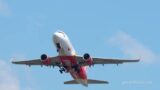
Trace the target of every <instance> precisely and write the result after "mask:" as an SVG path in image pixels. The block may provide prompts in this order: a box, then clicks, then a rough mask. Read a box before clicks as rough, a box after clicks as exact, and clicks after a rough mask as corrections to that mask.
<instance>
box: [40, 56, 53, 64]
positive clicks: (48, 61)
mask: <svg viewBox="0 0 160 90" xmlns="http://www.w3.org/2000/svg"><path fill="white" fill-rule="evenodd" d="M42 63H43V64H44V65H50V64H51V58H49V57H48V58H47V59H46V60H43V61H42Z"/></svg>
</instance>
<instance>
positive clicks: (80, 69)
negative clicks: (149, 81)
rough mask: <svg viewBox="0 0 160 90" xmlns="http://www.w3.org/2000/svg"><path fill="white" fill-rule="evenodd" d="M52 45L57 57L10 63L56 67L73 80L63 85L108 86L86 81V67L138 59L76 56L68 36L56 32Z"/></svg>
mask: <svg viewBox="0 0 160 90" xmlns="http://www.w3.org/2000/svg"><path fill="white" fill-rule="evenodd" d="M53 43H54V45H55V47H56V49H57V50H56V51H57V53H58V55H57V56H54V57H48V56H47V55H46V54H42V55H41V56H40V58H39V59H33V60H23V61H12V63H13V64H24V65H28V66H32V65H40V66H53V67H54V66H58V67H59V68H60V69H59V72H60V73H61V74H62V73H70V75H71V76H72V77H73V80H70V81H66V82H64V84H82V85H83V86H86V87H87V86H88V84H108V83H109V82H108V81H102V80H93V79H88V77H87V72H86V69H87V68H86V67H87V66H93V65H98V64H102V65H104V64H117V65H118V64H122V63H127V62H138V61H139V59H133V60H127V59H109V58H96V57H91V56H90V54H89V53H85V54H84V55H83V56H79V55H77V54H76V51H75V49H74V48H73V46H72V44H71V42H70V40H69V38H68V36H67V35H66V34H65V33H64V32H62V31H57V32H55V33H54V35H53Z"/></svg>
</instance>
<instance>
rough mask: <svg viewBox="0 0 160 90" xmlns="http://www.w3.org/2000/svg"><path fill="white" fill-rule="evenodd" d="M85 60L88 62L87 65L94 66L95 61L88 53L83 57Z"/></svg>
mask: <svg viewBox="0 0 160 90" xmlns="http://www.w3.org/2000/svg"><path fill="white" fill-rule="evenodd" d="M83 58H84V60H86V63H87V64H89V66H91V65H93V59H92V58H91V56H90V55H89V54H88V53H85V54H84V55H83Z"/></svg>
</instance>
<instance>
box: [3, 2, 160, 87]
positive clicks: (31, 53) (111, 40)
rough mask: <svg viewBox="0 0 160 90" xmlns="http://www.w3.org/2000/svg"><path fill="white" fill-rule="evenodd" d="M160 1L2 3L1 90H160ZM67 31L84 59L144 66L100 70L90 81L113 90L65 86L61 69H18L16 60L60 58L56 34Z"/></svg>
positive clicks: (96, 69) (91, 71)
mask: <svg viewBox="0 0 160 90" xmlns="http://www.w3.org/2000/svg"><path fill="white" fill-rule="evenodd" d="M159 3H160V1H159V0H133V1H129V0H79V1H75V0H47V1H43V0H27V1H22V0H17V1H14V0H0V90H11V89H12V90H53V89H54V90H82V89H86V90H93V89H94V90H107V89H108V90H109V89H123V90H135V89H136V90H151V89H154V90H158V89H159V81H160V78H159V76H160V73H159V69H160V67H159V65H160V61H159V59H160V48H159V46H160V42H159V40H158V39H159V38H160V35H159V34H160V17H159V16H160V6H159ZM57 30H62V31H64V32H65V33H66V34H67V35H68V36H69V38H70V40H71V42H72V44H73V46H74V48H75V49H76V51H77V53H78V54H79V55H83V54H84V53H86V52H87V53H90V54H91V56H94V57H95V56H97V57H107V58H137V57H141V62H140V63H134V64H133V63H129V64H122V65H119V66H118V67H117V66H116V65H105V66H104V67H103V66H101V65H98V66H95V67H94V68H89V69H88V78H91V79H99V80H107V81H109V82H110V84H108V85H89V87H88V88H85V87H83V86H81V85H64V84H63V82H64V81H67V80H71V79H72V78H71V76H70V75H69V74H62V75H61V74H60V73H59V71H58V70H59V69H58V68H56V67H55V68H54V69H53V68H49V67H43V68H41V67H40V66H35V67H34V66H33V67H31V68H28V67H27V66H17V65H12V64H11V63H10V61H11V58H16V59H18V60H21V59H34V58H39V57H40V55H41V54H42V53H46V54H47V55H49V56H55V55H57V53H56V49H55V47H54V45H53V42H52V35H53V33H54V32H56V31H57Z"/></svg>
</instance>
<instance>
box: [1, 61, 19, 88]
mask: <svg viewBox="0 0 160 90" xmlns="http://www.w3.org/2000/svg"><path fill="white" fill-rule="evenodd" d="M0 90H20V86H19V81H18V79H17V78H16V76H14V75H13V73H12V70H11V68H10V66H9V65H7V64H6V63H5V62H4V61H3V60H0Z"/></svg>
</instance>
